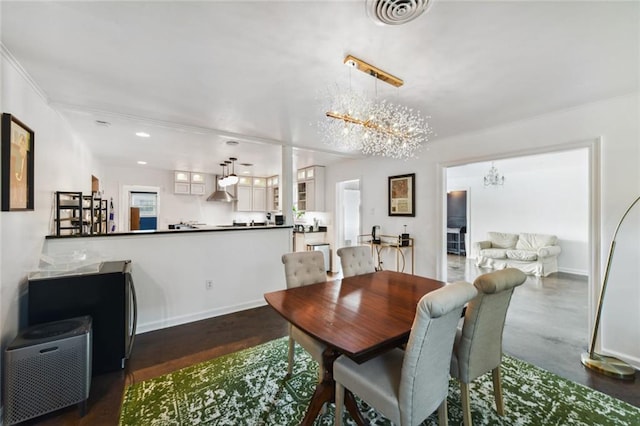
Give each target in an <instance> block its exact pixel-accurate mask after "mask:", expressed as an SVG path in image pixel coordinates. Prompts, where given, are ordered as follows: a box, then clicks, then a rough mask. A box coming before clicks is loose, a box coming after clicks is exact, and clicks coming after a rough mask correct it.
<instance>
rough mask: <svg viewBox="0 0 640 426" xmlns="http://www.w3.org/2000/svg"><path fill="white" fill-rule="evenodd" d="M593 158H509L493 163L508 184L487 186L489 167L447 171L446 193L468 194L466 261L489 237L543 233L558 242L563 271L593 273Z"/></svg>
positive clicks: (564, 154) (578, 153)
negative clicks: (590, 236)
mask: <svg viewBox="0 0 640 426" xmlns="http://www.w3.org/2000/svg"><path fill="white" fill-rule="evenodd" d="M588 165H589V158H588V151H587V149H585V148H582V149H577V150H571V151H561V152H556V153H551V154H540V155H530V156H523V157H517V158H508V159H503V160H499V161H496V162H495V166H496V168H497V169H498V172H499V173H500V174H502V175H503V176H505V183H504V185H502V186H497V187H485V186H484V180H483V178H484V175H486V173H487V172H488V171H489V168H490V167H491V162H482V163H474V164H467V165H464V166H457V167H451V168H448V169H447V190H448V191H449V190H457V189H466V190H467V191H468V192H467V202H468V203H469V210H470V215H469V217H468V218H467V232H468V234H467V237H468V242H469V244H468V245H467V256H469V257H472V258H475V257H476V256H477V253H474V252H473V245H472V244H471V243H473V242H476V241H482V240H486V239H487V232H490V231H498V232H509V233H514V234H517V233H520V232H528V233H541V234H552V235H556V236H557V237H558V245H560V247H561V248H562V253H560V256H559V257H558V267H559V269H560V270H561V271H563V272H570V273H576V274H581V275H588V273H589V265H588V262H589V247H588V231H589V228H588V227H589V193H588V190H589V176H588V175H589V168H588Z"/></svg>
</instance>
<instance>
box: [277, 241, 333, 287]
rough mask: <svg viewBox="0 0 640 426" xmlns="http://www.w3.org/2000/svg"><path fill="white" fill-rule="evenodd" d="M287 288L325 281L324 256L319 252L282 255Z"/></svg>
mask: <svg viewBox="0 0 640 426" xmlns="http://www.w3.org/2000/svg"><path fill="white" fill-rule="evenodd" d="M282 263H283V264H284V275H285V279H286V281H287V288H294V287H300V286H303V285H309V284H316V283H323V282H325V281H327V272H326V271H325V270H324V255H323V254H322V252H321V251H315V250H314V251H300V252H296V253H286V254H283V255H282Z"/></svg>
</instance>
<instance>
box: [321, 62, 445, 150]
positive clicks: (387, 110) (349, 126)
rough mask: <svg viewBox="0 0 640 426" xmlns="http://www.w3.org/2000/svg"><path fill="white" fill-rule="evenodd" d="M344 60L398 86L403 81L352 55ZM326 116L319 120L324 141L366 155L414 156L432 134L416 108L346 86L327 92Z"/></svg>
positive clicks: (424, 118)
mask: <svg viewBox="0 0 640 426" xmlns="http://www.w3.org/2000/svg"><path fill="white" fill-rule="evenodd" d="M344 63H345V64H347V65H349V66H350V67H352V68H356V69H358V70H360V71H363V72H365V73H366V74H369V75H371V76H373V77H375V78H377V79H378V80H382V81H384V82H385V83H389V84H391V85H393V86H395V87H400V86H402V85H403V84H404V82H403V81H402V80H401V79H399V78H397V77H395V76H393V75H391V74H389V73H387V72H385V71H382V70H381V69H379V68H376V67H374V66H373V65H370V64H367V63H366V62H364V61H362V60H360V59H358V58H355V57H353V56H351V55H349V56H347V57H346V58H345V59H344ZM325 115H326V117H327V119H325V120H323V121H321V122H320V123H319V127H320V130H321V132H322V136H323V138H324V141H325V143H327V144H329V145H333V146H336V147H338V148H344V149H346V150H349V151H355V150H359V151H361V152H362V153H363V154H365V155H380V156H384V157H390V158H399V159H406V158H413V157H415V156H416V153H417V152H419V151H420V149H421V148H422V144H423V143H425V142H427V141H428V140H429V136H430V135H431V134H432V133H433V131H432V129H431V127H429V123H428V122H427V120H426V117H423V116H421V115H420V112H419V111H415V112H414V110H413V109H411V108H408V107H406V106H402V105H395V104H393V103H391V102H388V101H386V100H382V101H378V100H372V99H370V98H368V97H367V96H365V95H364V94H360V93H357V92H354V91H352V90H351V89H349V90H348V91H341V90H340V89H339V88H338V87H337V86H336V87H335V93H330V94H329V105H328V111H327V112H326V113H325Z"/></svg>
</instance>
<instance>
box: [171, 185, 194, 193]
mask: <svg viewBox="0 0 640 426" xmlns="http://www.w3.org/2000/svg"><path fill="white" fill-rule="evenodd" d="M189 189H190V188H189V183H182V182H174V183H173V193H174V194H188V193H189Z"/></svg>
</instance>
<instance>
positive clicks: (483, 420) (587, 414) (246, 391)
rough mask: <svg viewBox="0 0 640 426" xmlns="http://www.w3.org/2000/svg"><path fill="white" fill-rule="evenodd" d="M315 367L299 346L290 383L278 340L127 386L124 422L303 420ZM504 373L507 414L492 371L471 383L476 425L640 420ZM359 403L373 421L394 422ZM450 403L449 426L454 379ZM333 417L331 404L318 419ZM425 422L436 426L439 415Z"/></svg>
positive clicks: (533, 373)
mask: <svg viewBox="0 0 640 426" xmlns="http://www.w3.org/2000/svg"><path fill="white" fill-rule="evenodd" d="M317 368H318V364H317V363H315V362H314V361H313V360H312V359H311V358H310V357H309V356H308V355H307V354H306V352H304V350H303V349H301V348H300V347H299V346H298V345H296V363H295V367H294V374H293V377H292V378H290V379H288V380H285V377H284V376H285V373H286V371H287V338H282V339H278V340H274V341H271V342H268V343H265V344H263V345H260V346H256V347H253V348H250V349H246V350H243V351H240V352H236V353H234V354H230V355H226V356H222V357H220V358H216V359H213V360H210V361H207V362H204V363H201V364H197V365H193V366H191V367H187V368H184V369H182V370H179V371H176V372H173V373H171V374H167V375H165V376H161V377H157V378H155V379H151V380H147V381H144V382H141V383H137V384H134V385H132V386H129V387H127V389H126V391H125V395H124V400H123V402H122V411H121V413H120V425H122V426H125V425H127V426H128V425H140V426H142V425H144V426H150V425H252V426H253V425H298V424H299V423H300V421H301V420H302V418H303V417H304V413H305V410H306V408H307V405H308V403H309V400H310V398H311V395H312V393H313V389H314V386H315V381H316V380H317V377H318V375H317ZM502 376H503V377H502V380H503V392H504V400H505V407H506V413H505V416H504V417H499V416H498V415H497V414H496V412H495V410H494V404H493V390H492V389H493V388H492V385H491V374H487V375H485V376H483V377H482V378H480V379H478V380H477V381H476V382H474V383H473V384H472V386H471V409H472V411H473V423H474V425H535V426H540V425H544V426H550V425H584V426H593V425H625V426H628V425H640V409H638V408H636V407H634V406H631V405H629V404H627V403H625V402H622V401H620V400H617V399H615V398H612V397H610V396H608V395H605V394H602V393H600V392H596V391H594V390H591V389H589V388H586V387H584V386H582V385H579V384H576V383H573V382H570V381H568V380H565V379H562V378H560V377H558V376H556V375H555V374H552V373H549V372H547V371H544V370H541V369H539V368H537V367H534V366H532V365H530V364H527V363H525V362H523V361H520V360H517V359H514V358H511V357H508V356H505V357H504V362H503V374H502ZM358 403H359V407H360V409H361V411H362V412H363V413H365V416H366V417H367V418H368V419H369V421H370V423H371V424H372V425H389V424H390V422H389V421H388V420H387V419H385V418H384V417H382V416H381V415H379V414H378V413H376V411H375V410H374V409H372V408H371V407H368V406H367V405H366V404H364V403H363V402H362V401H358ZM448 404H449V424H450V425H461V424H462V412H461V408H460V388H459V386H458V385H457V383H455V382H454V381H453V380H452V381H451V383H450V385H449V397H448ZM347 417H349V416H348V415H347ZM333 420H334V417H333V406H332V407H331V408H330V409H329V410H327V412H326V414H324V415H322V416H321V417H319V418H318V419H316V424H317V425H332V424H333ZM350 420H351V419H350V418H349V420H348V421H347V424H353V423H351V422H350ZM423 424H424V425H437V415H436V414H433V415H432V416H431V417H429V418H428V419H426V421H425V422H424V423H423Z"/></svg>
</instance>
